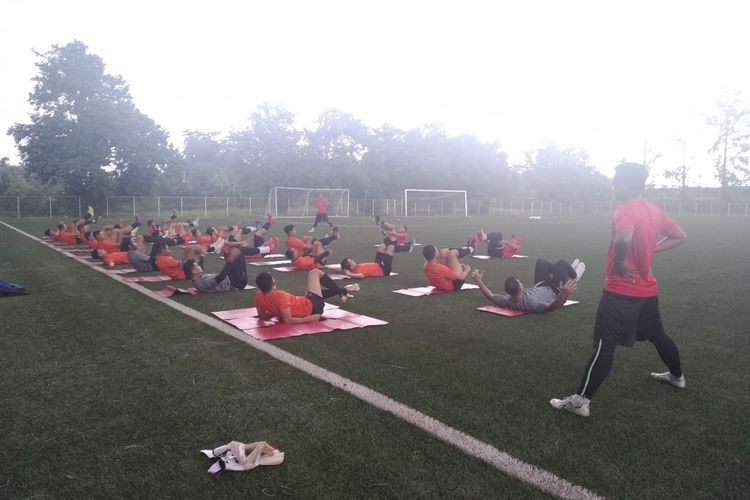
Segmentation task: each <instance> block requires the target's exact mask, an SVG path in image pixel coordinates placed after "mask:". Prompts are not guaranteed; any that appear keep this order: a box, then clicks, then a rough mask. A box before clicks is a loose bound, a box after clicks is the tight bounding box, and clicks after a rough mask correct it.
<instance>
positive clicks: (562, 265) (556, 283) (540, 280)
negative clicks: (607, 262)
mask: <svg viewBox="0 0 750 500" xmlns="http://www.w3.org/2000/svg"><path fill="white" fill-rule="evenodd" d="M585 269H586V266H585V264H584V263H583V262H581V261H579V260H578V259H576V260H574V261H573V265H572V266H571V265H570V264H568V262H566V261H565V260H562V259H561V260H558V261H557V262H555V263H554V264H550V263H549V262H548V261H546V260H544V259H539V260H537V261H536V266H535V268H534V282H535V283H536V285H534V286H533V287H529V288H526V287H524V286H523V283H521V281H520V280H519V279H518V278H516V277H514V276H511V277H510V278H508V279H507V280H505V292H506V295H499V294H495V293H492V291H491V290H490V289H489V288H487V285H485V284H484V281H483V278H484V272H482V271H480V270H478V269H477V270H476V271H474V272H473V273H472V275H471V277H472V279H473V280H474V282H475V283H476V284H477V285H479V289H480V290H481V291H482V293H483V294H484V296H485V297H487V298H488V299H489V300H490V302H492V303H493V304H495V305H497V306H501V307H507V308H510V309H517V310H519V311H527V312H532V313H546V312H551V311H554V310H555V309H557V308H559V307H562V306H563V305H564V304H565V301H566V300H568V297H569V296H570V295H571V294H572V293H573V292H575V291H576V288H577V286H578V285H577V281H578V280H579V279H580V278H581V276H583V271H584V270H585Z"/></svg>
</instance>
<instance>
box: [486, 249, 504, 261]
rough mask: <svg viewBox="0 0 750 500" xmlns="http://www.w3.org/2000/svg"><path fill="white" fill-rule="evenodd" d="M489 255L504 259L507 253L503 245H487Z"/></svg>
mask: <svg viewBox="0 0 750 500" xmlns="http://www.w3.org/2000/svg"><path fill="white" fill-rule="evenodd" d="M487 255H489V256H490V257H494V258H496V259H502V258H503V255H505V254H504V253H503V247H494V248H491V247H487Z"/></svg>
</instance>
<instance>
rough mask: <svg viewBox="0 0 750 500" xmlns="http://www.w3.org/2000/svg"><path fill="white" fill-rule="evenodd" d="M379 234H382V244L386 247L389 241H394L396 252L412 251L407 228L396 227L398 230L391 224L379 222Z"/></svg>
mask: <svg viewBox="0 0 750 500" xmlns="http://www.w3.org/2000/svg"><path fill="white" fill-rule="evenodd" d="M380 232H381V233H383V236H385V239H384V240H383V242H384V243H385V244H386V245H388V242H389V241H390V240H394V242H395V245H396V249H395V251H396V252H409V253H411V251H412V250H413V249H414V243H415V242H414V241H408V240H409V233H408V232H407V227H406V226H404V225H401V226H398V229H397V228H396V226H394V225H393V224H389V223H388V222H386V221H384V220H381V221H380Z"/></svg>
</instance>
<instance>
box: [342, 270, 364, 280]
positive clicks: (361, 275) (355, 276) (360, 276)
mask: <svg viewBox="0 0 750 500" xmlns="http://www.w3.org/2000/svg"><path fill="white" fill-rule="evenodd" d="M342 271H343V272H344V274H346V275H347V276H349V277H352V278H358V279H362V278H364V277H365V275H364V274H362V273H353V272H351V271H349V270H348V269H342Z"/></svg>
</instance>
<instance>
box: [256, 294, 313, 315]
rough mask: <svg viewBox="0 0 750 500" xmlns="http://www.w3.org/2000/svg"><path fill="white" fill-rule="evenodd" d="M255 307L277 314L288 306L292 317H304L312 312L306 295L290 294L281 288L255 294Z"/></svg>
mask: <svg viewBox="0 0 750 500" xmlns="http://www.w3.org/2000/svg"><path fill="white" fill-rule="evenodd" d="M255 307H256V308H258V309H260V310H263V311H268V312H270V313H271V314H273V315H274V316H279V315H280V314H281V310H282V309H286V308H289V311H290V312H291V314H292V317H293V318H304V317H305V316H310V315H311V314H312V302H310V300H309V299H308V298H307V297H300V296H298V295H292V294H291V293H288V292H284V291H281V290H271V291H270V292H268V293H263V292H261V291H258V293H256V294H255Z"/></svg>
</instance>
